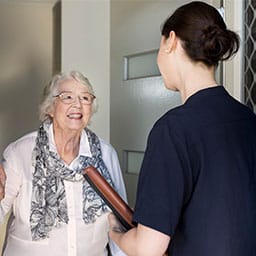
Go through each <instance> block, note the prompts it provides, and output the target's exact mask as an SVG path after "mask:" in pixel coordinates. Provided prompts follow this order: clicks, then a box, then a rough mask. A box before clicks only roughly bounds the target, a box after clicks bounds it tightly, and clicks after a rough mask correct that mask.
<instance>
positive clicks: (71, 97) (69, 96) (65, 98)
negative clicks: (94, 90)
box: [53, 92, 96, 105]
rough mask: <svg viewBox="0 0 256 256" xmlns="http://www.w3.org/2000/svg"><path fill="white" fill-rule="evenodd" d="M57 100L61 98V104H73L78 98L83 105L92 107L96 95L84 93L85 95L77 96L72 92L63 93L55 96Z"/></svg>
mask: <svg viewBox="0 0 256 256" xmlns="http://www.w3.org/2000/svg"><path fill="white" fill-rule="evenodd" d="M53 97H55V98H59V99H60V100H61V102H63V103H64V104H72V103H74V102H75V101H76V98H77V97H78V99H79V101H80V102H81V103H82V104H83V105H91V104H92V103H93V101H94V99H95V98H96V97H95V96H94V95H92V94H90V93H84V94H83V95H78V96H77V95H75V94H74V93H71V92H61V93H59V94H58V95H55V96H53Z"/></svg>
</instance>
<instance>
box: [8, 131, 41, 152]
mask: <svg viewBox="0 0 256 256" xmlns="http://www.w3.org/2000/svg"><path fill="white" fill-rule="evenodd" d="M36 136H37V131H33V132H30V133H27V134H25V135H23V136H22V137H20V138H18V139H17V140H15V141H13V142H11V143H10V144H9V145H8V146H7V148H6V150H5V151H8V150H10V149H12V150H19V149H20V150H22V149H24V148H26V149H28V148H30V147H31V148H33V147H34V145H35V140H36Z"/></svg>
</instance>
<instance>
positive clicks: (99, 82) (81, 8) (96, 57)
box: [61, 0, 110, 140]
mask: <svg viewBox="0 0 256 256" xmlns="http://www.w3.org/2000/svg"><path fill="white" fill-rule="evenodd" d="M61 6H62V7H61V10H62V11H61V16H62V18H61V23H62V28H61V48H62V50H61V68H62V70H68V69H77V70H80V71H81V72H82V73H83V74H84V75H85V76H87V77H88V79H89V80H90V82H91V83H92V85H93V87H94V89H95V93H96V96H97V100H98V102H99V111H98V112H97V113H96V114H95V115H94V116H93V118H92V123H91V128H92V130H94V131H95V132H96V134H98V135H99V136H101V137H102V138H105V139H106V140H109V127H110V124H109V122H110V121H109V115H110V110H109V98H110V96H109V94H110V71H109V70H110V11H109V8H110V1H109V0H104V1H102V0H101V1H88V0H85V1H72V0H63V1H62V3H61Z"/></svg>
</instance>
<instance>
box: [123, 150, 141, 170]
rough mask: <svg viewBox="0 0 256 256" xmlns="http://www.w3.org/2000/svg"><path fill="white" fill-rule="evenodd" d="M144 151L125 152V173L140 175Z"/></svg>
mask: <svg viewBox="0 0 256 256" xmlns="http://www.w3.org/2000/svg"><path fill="white" fill-rule="evenodd" d="M143 157H144V152H143V151H129V150H124V163H125V171H126V172H127V173H134V174H138V173H139V171H140V167H141V164H142V161H143Z"/></svg>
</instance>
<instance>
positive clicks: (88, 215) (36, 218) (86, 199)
mask: <svg viewBox="0 0 256 256" xmlns="http://www.w3.org/2000/svg"><path fill="white" fill-rule="evenodd" d="M49 126H50V124H49V122H44V123H42V124H41V125H40V127H39V130H38V134H37V138H36V145H35V148H34V150H33V157H32V163H33V166H34V167H35V168H34V172H33V180H32V199H31V212H30V227H31V234H32V240H40V239H44V238H46V237H49V232H50V231H51V230H52V228H53V227H58V226H59V225H60V224H61V223H62V222H63V223H68V214H67V202H66V193H65V187H64V182H63V181H64V180H68V181H73V182H76V181H81V180H82V181H83V189H82V193H83V212H82V213H81V214H82V216H83V220H84V222H85V223H86V224H88V223H93V222H94V221H95V220H96V218H97V217H98V216H101V215H102V214H103V213H105V212H107V211H108V207H107V205H106V204H105V203H104V202H103V200H102V199H101V198H100V197H99V196H98V195H97V193H96V192H95V191H94V190H93V188H92V187H91V186H90V185H89V184H88V182H87V181H86V180H85V179H84V177H83V175H82V174H81V172H82V171H83V170H84V168H86V167H88V166H93V167H95V168H96V169H97V170H98V171H99V172H100V173H101V174H102V175H103V176H104V178H105V179H106V180H107V181H108V182H109V183H110V185H111V186H113V182H112V180H111V177H110V174H109V171H108V169H107V167H106V165H105V164H104V161H103V159H102V155H101V147H100V141H99V138H98V137H97V136H96V134H95V133H93V132H92V131H90V130H89V129H87V128H86V129H85V131H86V134H87V136H88V141H89V145H90V150H91V154H92V157H85V156H80V157H79V159H78V162H79V164H78V167H77V168H76V170H71V169H69V168H68V167H67V165H66V164H65V163H64V161H63V160H62V159H61V158H60V156H59V155H58V154H57V153H56V152H52V151H50V150H49V138H48V130H49Z"/></svg>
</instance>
